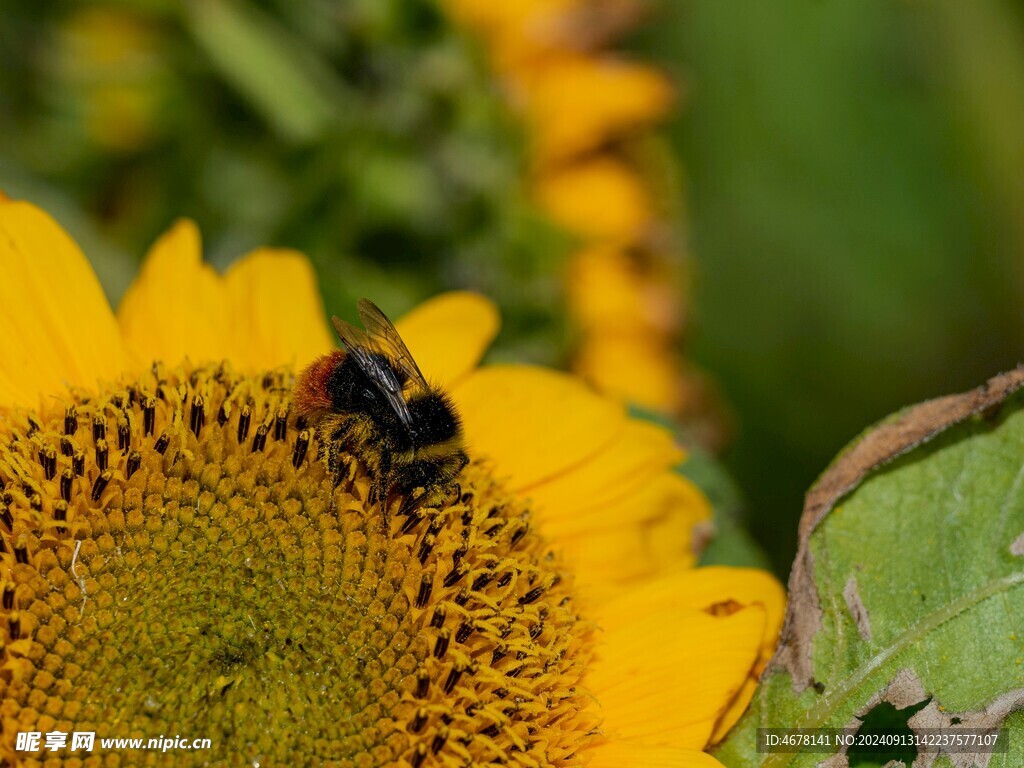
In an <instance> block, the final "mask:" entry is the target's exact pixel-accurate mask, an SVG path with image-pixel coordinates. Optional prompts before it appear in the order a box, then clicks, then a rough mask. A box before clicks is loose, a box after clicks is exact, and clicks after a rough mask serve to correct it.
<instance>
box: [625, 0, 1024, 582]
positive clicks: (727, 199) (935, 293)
mask: <svg viewBox="0 0 1024 768" xmlns="http://www.w3.org/2000/svg"><path fill="white" fill-rule="evenodd" d="M659 13H660V18H659V19H658V23H655V24H650V25H648V26H647V27H646V28H645V31H644V33H643V34H642V36H641V37H640V38H639V39H638V40H637V45H638V46H639V47H640V48H641V50H644V51H645V52H648V53H650V54H652V55H655V56H657V58H659V59H660V60H661V61H662V62H663V63H664V65H665V66H667V67H669V68H670V69H672V70H673V71H674V72H676V73H677V74H678V75H680V77H681V78H683V79H684V80H685V81H686V82H687V83H688V86H689V88H688V93H689V98H688V100H687V103H686V105H685V109H684V112H683V113H682V114H681V116H680V119H679V120H677V123H676V125H675V129H674V139H675V141H676V144H677V146H678V148H679V150H680V152H681V153H682V154H683V157H684V166H685V167H686V169H687V171H688V173H689V189H688V195H689V199H690V203H691V228H692V237H693V250H694V252H695V254H696V262H697V263H696V269H697V279H696V296H695V302H696V305H697V309H696V311H697V317H696V322H695V326H696V329H695V347H694V353H693V354H694V355H695V356H696V358H697V359H698V361H699V362H701V363H702V364H703V365H705V366H706V367H707V368H709V369H710V370H711V371H713V372H714V373H715V374H716V375H717V376H718V377H719V380H720V382H721V384H722V386H723V388H724V390H725V392H726V395H727V397H728V398H729V399H730V400H731V402H732V405H733V407H734V408H735V410H736V412H737V415H738V421H739V430H740V432H739V436H738V439H737V440H736V443H735V446H734V448H733V450H732V452H731V454H730V456H729V463H730V465H731V467H732V468H733V469H734V471H735V474H736V476H737V478H738V480H739V484H740V486H741V487H742V488H743V489H744V491H745V493H746V496H747V498H748V499H749V500H750V503H751V514H750V520H751V525H752V527H753V530H754V532H755V534H756V535H757V536H758V538H759V539H760V540H761V541H762V542H763V543H764V544H765V545H766V547H767V548H768V550H769V553H770V554H771V556H772V558H773V560H774V562H775V565H776V568H777V570H778V571H780V572H781V573H785V572H786V571H787V570H788V565H789V562H790V560H791V558H792V555H793V552H794V549H795V543H796V532H795V531H796V520H797V517H798V516H799V513H800V510H801V506H802V497H803V493H804V491H805V490H806V489H807V488H808V487H809V486H810V485H811V483H812V482H813V481H814V478H815V477H816V475H817V474H818V473H819V472H821V471H822V470H823V469H824V468H825V466H826V464H827V463H828V462H829V460H830V458H831V457H832V456H833V455H835V454H836V453H837V452H838V450H839V449H840V448H841V447H842V446H843V444H844V443H846V442H847V441H848V440H849V439H851V438H852V437H853V436H854V435H856V434H858V433H859V432H860V431H861V430H862V429H863V428H864V427H866V426H867V425H868V424H869V423H871V422H873V421H875V420H877V419H879V418H881V417H883V416H884V415H885V414H886V413H889V412H891V411H894V410H896V409H898V408H899V407H901V406H903V405H906V404H908V403H912V402H915V401H918V400H922V399H925V398H928V397H933V396H937V395H940V394H945V393H949V392H953V391H958V390H963V389H967V388H970V387H972V386H975V385H977V384H979V383H980V382H982V381H984V380H985V379H986V378H987V376H988V375H990V374H992V373H994V372H996V371H998V370H1000V369H1006V368H1011V367H1013V366H1014V365H1016V363H1017V362H1018V361H1019V360H1020V357H1021V349H1022V341H1024V316H1022V311H1021V306H1022V299H1024V216H1022V215H1021V212H1022V211H1024V42H1022V38H1024V23H1022V18H1021V13H1020V7H1019V5H1017V4H1011V3H1008V2H1003V1H1002V0H972V1H971V2H968V3H964V2H958V1H957V0H934V1H931V0H930V1H929V2H893V1H892V0H776V2H772V3H762V2H758V1H757V0H736V1H735V2H730V3H719V2H713V1H712V0H686V2H677V3H675V2H672V3H670V2H665V3H662V4H661V5H660V6H659Z"/></svg>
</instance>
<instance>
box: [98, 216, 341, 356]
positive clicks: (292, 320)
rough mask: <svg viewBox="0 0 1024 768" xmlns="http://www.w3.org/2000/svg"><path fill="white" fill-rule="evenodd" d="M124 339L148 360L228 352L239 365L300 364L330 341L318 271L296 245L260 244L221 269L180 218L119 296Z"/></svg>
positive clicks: (188, 223) (326, 347)
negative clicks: (208, 260) (211, 263)
mask: <svg viewBox="0 0 1024 768" xmlns="http://www.w3.org/2000/svg"><path fill="white" fill-rule="evenodd" d="M118 317H119V319H120V322H121V329H122V332H123V333H124V336H125V339H126V340H127V341H128V343H129V344H130V345H131V347H132V348H133V349H135V350H137V352H138V354H139V355H140V356H141V357H142V358H143V359H147V360H163V361H164V362H166V363H169V364H172V365H173V364H177V363H179V362H181V361H182V360H184V359H185V358H188V359H190V360H191V361H192V362H194V363H201V362H209V361H217V360H222V359H227V360H230V361H231V362H232V363H233V364H234V365H235V366H236V367H238V368H239V369H241V370H247V371H254V370H260V369H263V368H273V367H276V366H279V365H286V364H290V365H294V366H296V367H301V366H303V365H305V364H306V363H308V362H309V361H310V360H312V359H313V358H314V357H316V356H317V355H319V354H323V353H324V352H327V351H328V350H330V349H331V347H332V342H331V337H330V334H329V333H328V331H327V318H326V316H325V313H324V308H323V303H322V301H321V299H320V294H319V292H318V291H317V287H316V275H315V274H314V272H313V268H312V266H311V265H310V264H309V261H308V260H307V259H306V257H305V256H303V255H302V254H299V253H297V252H295V251H288V250H274V249H262V250H258V251H254V252H252V253H250V254H248V255H247V256H244V257H242V258H241V259H239V260H238V261H236V262H235V263H234V264H232V266H231V268H230V269H228V271H227V274H225V275H224V276H223V277H222V276H220V275H218V274H217V273H216V272H215V271H214V270H213V268H212V267H210V266H209V265H208V264H204V263H203V257H202V244H201V242H200V237H199V229H198V228H197V227H196V225H195V224H194V223H193V222H191V221H187V220H182V221H179V222H177V223H176V224H175V225H174V226H173V227H171V229H170V230H169V231H168V232H167V233H166V234H165V235H164V236H163V237H161V238H160V239H159V240H158V241H157V242H156V243H155V244H154V245H153V247H152V249H150V252H149V254H148V255H147V257H146V261H145V263H144V264H143V267H142V270H141V271H140V273H139V276H138V277H137V278H136V280H135V282H134V283H133V284H132V286H131V287H130V288H129V289H128V292H127V293H126V294H125V297H124V300H123V301H122V302H121V307H120V310H119V311H118Z"/></svg>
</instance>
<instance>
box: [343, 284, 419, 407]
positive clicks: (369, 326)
mask: <svg viewBox="0 0 1024 768" xmlns="http://www.w3.org/2000/svg"><path fill="white" fill-rule="evenodd" d="M356 307H357V308H358V310H359V317H360V319H362V321H363V325H364V326H366V330H367V332H368V335H369V336H370V337H371V338H372V339H373V340H374V342H376V345H377V347H378V348H379V349H380V350H381V352H383V353H384V355H385V357H387V358H389V359H390V360H391V361H392V362H393V363H394V364H395V365H397V366H398V367H399V368H401V369H402V371H404V372H405V374H406V375H407V376H408V377H409V378H410V379H411V380H412V381H413V382H414V383H415V384H416V385H417V386H419V387H421V388H423V389H427V380H426V379H425V378H424V377H423V374H422V373H421V372H420V368H419V366H418V365H416V361H415V360H414V359H413V356H412V353H411V352H409V348H408V347H406V346H405V342H404V341H402V337H401V336H399V335H398V331H397V330H395V326H394V325H393V324H392V322H391V321H390V320H388V318H387V315H385V314H384V313H383V312H381V311H380V307H378V306H377V305H376V304H374V303H373V302H372V301H370V300H369V299H360V300H359V302H358V303H357V304H356Z"/></svg>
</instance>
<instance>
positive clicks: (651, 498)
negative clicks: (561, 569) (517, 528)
mask: <svg viewBox="0 0 1024 768" xmlns="http://www.w3.org/2000/svg"><path fill="white" fill-rule="evenodd" d="M538 517H540V516H539V515H538ZM709 518H710V506H709V504H708V502H707V499H706V498H705V497H704V495H703V494H702V493H701V492H700V491H699V490H698V489H697V488H695V487H694V486H693V485H692V483H690V482H689V481H688V480H687V479H686V478H683V477H680V476H678V475H676V474H673V473H664V474H662V475H660V476H658V477H656V478H654V479H653V480H652V481H650V482H648V483H645V484H644V485H643V486H642V487H640V488H639V489H637V490H636V491H635V492H634V493H633V494H631V495H630V496H629V497H628V498H626V499H622V500H620V501H619V502H617V503H614V504H610V505H608V506H607V507H600V508H598V509H596V510H593V511H591V512H588V513H585V514H580V515H578V516H577V518H576V521H573V520H571V519H569V518H562V517H559V518H558V519H557V520H555V521H553V522H552V523H550V524H545V525H544V527H543V531H544V533H545V534H546V535H548V536H550V537H551V538H552V540H553V541H555V542H557V547H558V549H559V551H560V552H561V554H562V555H563V557H564V558H565V560H566V563H567V564H568V565H569V566H570V568H571V569H572V570H573V572H574V573H575V574H576V576H577V580H578V583H579V584H580V589H581V591H584V592H585V593H586V594H587V595H588V596H589V597H593V598H604V597H608V596H611V595H615V594H619V593H621V592H622V591H623V589H627V588H629V586H630V585H631V584H633V583H635V582H637V581H639V580H640V579H649V578H653V577H655V576H658V575H660V574H664V573H668V572H670V571H672V570H676V569H680V568H688V567H691V566H692V565H693V563H694V560H695V559H696V554H697V553H696V549H697V542H696V541H695V536H694V532H695V530H697V528H698V526H699V525H700V524H701V523H703V522H704V521H706V520H708V519H709ZM541 519H542V520H543V518H541Z"/></svg>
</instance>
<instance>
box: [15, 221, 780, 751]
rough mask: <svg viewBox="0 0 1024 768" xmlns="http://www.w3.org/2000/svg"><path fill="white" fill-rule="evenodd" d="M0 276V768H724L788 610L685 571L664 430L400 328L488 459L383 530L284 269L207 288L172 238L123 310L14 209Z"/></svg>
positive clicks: (435, 306) (718, 576)
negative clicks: (731, 738) (168, 766)
mask: <svg viewBox="0 0 1024 768" xmlns="http://www.w3.org/2000/svg"><path fill="white" fill-rule="evenodd" d="M0 269H2V270H3V273H4V275H5V279H4V281H2V282H0V307H2V309H0V313H2V317H3V321H4V328H5V331H6V332H5V333H4V334H3V335H0V356H2V359H4V360H5V365H4V366H3V368H2V370H0V435H2V440H0V481H2V487H3V496H2V499H3V502H2V514H0V545H2V546H0V562H2V568H0V581H2V584H0V593H2V595H3V603H2V607H0V632H2V633H4V636H3V644H2V646H0V670H2V674H0V698H2V700H3V704H2V709H0V716H2V717H3V720H4V724H5V727H4V729H3V736H2V740H0V760H6V761H7V762H11V763H14V762H16V761H17V760H20V759H23V758H27V759H29V760H32V759H34V758H32V756H30V755H25V754H23V753H19V754H18V755H15V754H14V737H15V733H16V732H17V731H19V730H20V731H27V730H32V731H41V732H47V731H52V730H55V729H56V730H61V731H66V732H67V731H71V730H73V729H78V730H95V731H96V732H97V733H98V734H99V735H100V736H138V737H143V736H155V735H156V734H158V733H160V734H167V733H185V732H186V731H187V732H192V733H194V735H196V736H205V737H209V738H211V739H212V740H213V750H214V752H213V753H210V752H190V753H183V754H179V755H176V758H175V760H176V764H198V763H200V762H203V763H206V762H208V761H210V760H211V759H213V761H214V762H219V761H221V758H220V757H218V756H217V755H218V754H223V755H225V757H224V758H223V759H224V760H225V761H229V760H239V761H242V762H245V763H247V764H248V763H252V762H262V761H264V760H265V761H267V762H268V763H280V764H297V763H313V762H317V763H323V762H324V761H342V762H349V761H351V762H352V764H358V765H385V764H387V765H410V766H424V765H451V764H463V763H465V762H467V761H468V762H471V763H474V764H496V763H499V762H500V763H503V764H506V765H511V764H521V765H566V764H573V763H587V764H588V765H591V766H598V767H599V768H600V767H602V766H629V765H636V766H645V765H652V764H669V765H682V766H686V765H692V766H714V765H717V762H716V761H715V760H714V759H713V758H711V757H710V756H708V755H706V754H704V753H703V752H702V750H703V749H704V747H706V746H707V745H708V744H709V743H710V742H711V741H713V740H715V739H717V738H719V737H720V736H721V735H722V734H723V733H724V732H725V730H727V729H728V727H729V726H731V724H732V723H733V722H735V720H736V718H737V717H738V716H739V714H740V713H741V712H742V711H743V709H744V708H745V706H746V704H747V702H748V701H749V697H750V695H751V690H752V686H751V679H752V676H753V675H755V674H756V673H757V672H758V671H759V670H760V668H761V665H763V663H764V660H765V659H766V658H767V653H768V651H769V649H770V648H771V647H772V645H773V644H774V641H775V637H776V635H777V633H778V630H779V624H780V621H781V617H782V610H783V594H782V590H781V588H780V587H779V585H778V583H777V582H776V581H775V580H774V579H773V578H772V577H771V576H769V575H767V574H765V573H762V572H759V571H755V570H748V569H730V568H698V569H694V568H692V567H691V566H692V565H693V547H694V543H693V532H694V530H695V528H696V527H698V526H700V525H702V524H704V523H705V521H706V520H707V517H708V507H707V502H706V501H705V500H704V498H703V496H702V495H701V494H700V492H699V491H698V490H697V489H696V488H695V487H694V486H693V485H692V484H691V483H690V482H689V481H687V480H685V479H683V478H682V477H680V476H679V475H678V474H676V473H674V472H673V471H672V469H673V467H674V466H675V465H676V464H678V463H679V462H680V461H681V460H682V459H683V454H682V452H681V451H680V450H679V449H678V448H677V447H676V446H675V445H674V444H673V441H672V440H671V438H670V436H669V435H668V433H667V432H665V431H664V430H662V429H661V428H659V427H657V426H654V425H651V424H649V423H646V422H642V421H638V420H635V419H632V418H630V417H629V416H628V415H627V414H626V412H625V410H624V408H623V407H622V406H621V405H619V404H617V403H615V402H613V401H611V400H608V399H606V398H604V397H602V396H600V395H597V394H595V393H593V392H592V391H590V390H588V389H587V388H586V387H584V386H583V385H581V384H580V383H579V382H578V381H577V380H575V379H573V378H572V377H569V376H567V375H564V374H560V373H555V372H552V371H548V370H544V369H539V368H533V367H528V366H484V367H478V365H477V364H478V362H479V359H480V356H481V355H482V354H483V352H484V350H485V349H486V347H487V345H488V344H489V343H490V341H491V340H492V339H493V337H494V335H495V334H496V333H497V329H498V315H497V312H496V310H495V308H494V307H493V305H492V304H491V303H490V302H488V301H487V300H485V299H483V298H482V297H480V296H477V295H475V294H468V293H455V294H446V295H443V296H440V297H438V298H436V299H434V300H432V301H429V302H427V303H426V304H424V305H422V306H420V307H419V308H417V309H416V310H414V311H413V312H412V313H411V314H410V315H408V316H407V317H405V318H403V319H402V320H401V321H400V322H399V323H398V328H399V330H400V332H401V334H402V336H403V338H404V339H405V340H406V342H407V343H408V346H409V348H410V350H411V351H412V352H413V354H414V355H415V357H416V359H417V361H418V362H419V364H420V366H421V367H422V369H423V370H424V371H425V372H426V374H427V375H428V376H429V377H431V378H432V379H434V380H436V381H437V382H438V383H440V384H442V385H444V386H445V387H446V388H447V389H448V390H449V391H450V392H451V394H452V396H453V398H454V400H455V402H456V403H457V405H458V409H459V411H460V413H461V414H462V416H463V419H464V422H465V432H466V438H467V444H468V449H469V453H470V456H471V457H472V459H473V460H472V462H471V464H470V465H469V467H467V469H466V470H465V471H464V472H463V475H462V476H461V477H460V483H461V493H460V494H457V495H455V497H454V498H453V499H450V500H449V501H447V502H445V504H443V505H441V506H440V508H438V509H436V510H433V509H429V510H425V511H423V512H422V514H419V513H417V514H416V515H411V516H408V517H407V518H402V517H397V518H395V517H392V518H391V524H390V528H388V529H386V530H385V529H384V527H383V525H382V521H383V520H385V519H387V518H386V516H385V513H384V510H383V509H382V508H381V507H380V504H378V503H377V502H375V501H371V500H370V499H369V487H370V478H369V477H368V476H367V473H366V470H365V468H364V467H363V466H362V464H361V462H359V461H357V460H356V458H355V457H353V458H352V459H351V460H350V466H349V472H348V474H347V476H346V477H345V478H343V479H342V480H341V482H340V483H339V484H338V485H337V487H335V486H334V484H333V483H332V482H331V480H330V479H329V478H328V476H327V475H326V473H325V467H324V463H323V462H322V461H318V460H317V459H316V457H317V445H318V440H319V437H318V436H317V435H316V434H315V433H314V432H311V430H310V429H309V427H308V426H307V425H305V424H303V423H301V421H300V420H296V419H295V418H294V416H293V415H292V414H291V413H290V409H289V406H290V397H291V395H290V384H291V382H292V381H293V379H294V372H295V370H296V366H301V365H303V364H304V363H305V362H307V361H308V360H309V359H311V358H312V357H314V356H316V355H318V354H320V353H322V352H324V351H326V350H327V349H328V348H330V346H331V341H330V338H329V336H328V334H327V332H326V330H325V326H324V322H323V318H324V312H323V307H322V306H321V303H320V300H319V297H318V294H317V291H316V284H315V280H314V278H313V274H312V271H311V269H310V267H309V265H308V263H307V262H306V261H305V260H304V259H303V257H302V256H301V255H299V254H296V253H294V252H282V251H275V250H269V249H268V250H262V251H258V252H256V253H253V254H250V255H248V256H246V257H244V258H242V259H241V260H239V261H238V262H237V263H236V264H235V265H234V266H233V267H232V268H231V269H230V270H229V271H228V272H227V273H226V274H225V275H224V276H219V275H217V274H216V273H214V272H213V271H211V270H210V269H209V268H208V267H207V266H205V265H204V264H203V263H202V260H201V254H200V243H199V237H198V233H197V230H196V228H195V226H194V225H193V224H191V223H189V222H180V223H178V224H177V225H175V226H174V227H173V228H172V229H171V231H170V232H169V233H168V234H167V235H165V236H164V237H163V238H161V239H160V240H159V241H158V242H157V244H156V245H155V246H154V247H153V249H152V251H151V253H150V254H149V256H148V258H147V261H146V263H145V265H144V267H143V269H142V271H141V272H140V275H139V277H138V280H137V281H136V283H135V284H134V285H133V286H132V288H131V289H130V290H129V292H128V294H127V295H126V296H125V299H124V301H123V303H122V306H121V309H120V311H119V313H118V315H117V317H115V315H114V314H113V313H112V312H111V310H110V308H109V306H108V305H107V303H106V299H105V298H104V296H103V292H102V290H101V289H100V286H99V284H98V283H97V281H96V278H95V276H94V275H93V273H92V271H91V269H90V267H89V264H88V262H87V261H86V259H85V257H84V256H83V255H82V254H81V252H80V251H79V249H78V248H77V246H76V245H75V243H74V242H73V241H72V240H71V239H70V238H69V237H68V236H67V235H66V234H65V233H64V232H63V230H62V229H61V228H60V227H59V226H58V225H57V224H56V223H55V222H54V221H53V220H52V219H51V218H50V217H48V216H47V215H46V214H45V213H43V212H42V211H40V210H38V209H37V208H35V207H33V206H31V205H29V204H26V203H21V202H0ZM226 756H230V757H226ZM189 758H191V760H190V759H189ZM658 761H661V763H659V762H658Z"/></svg>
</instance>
